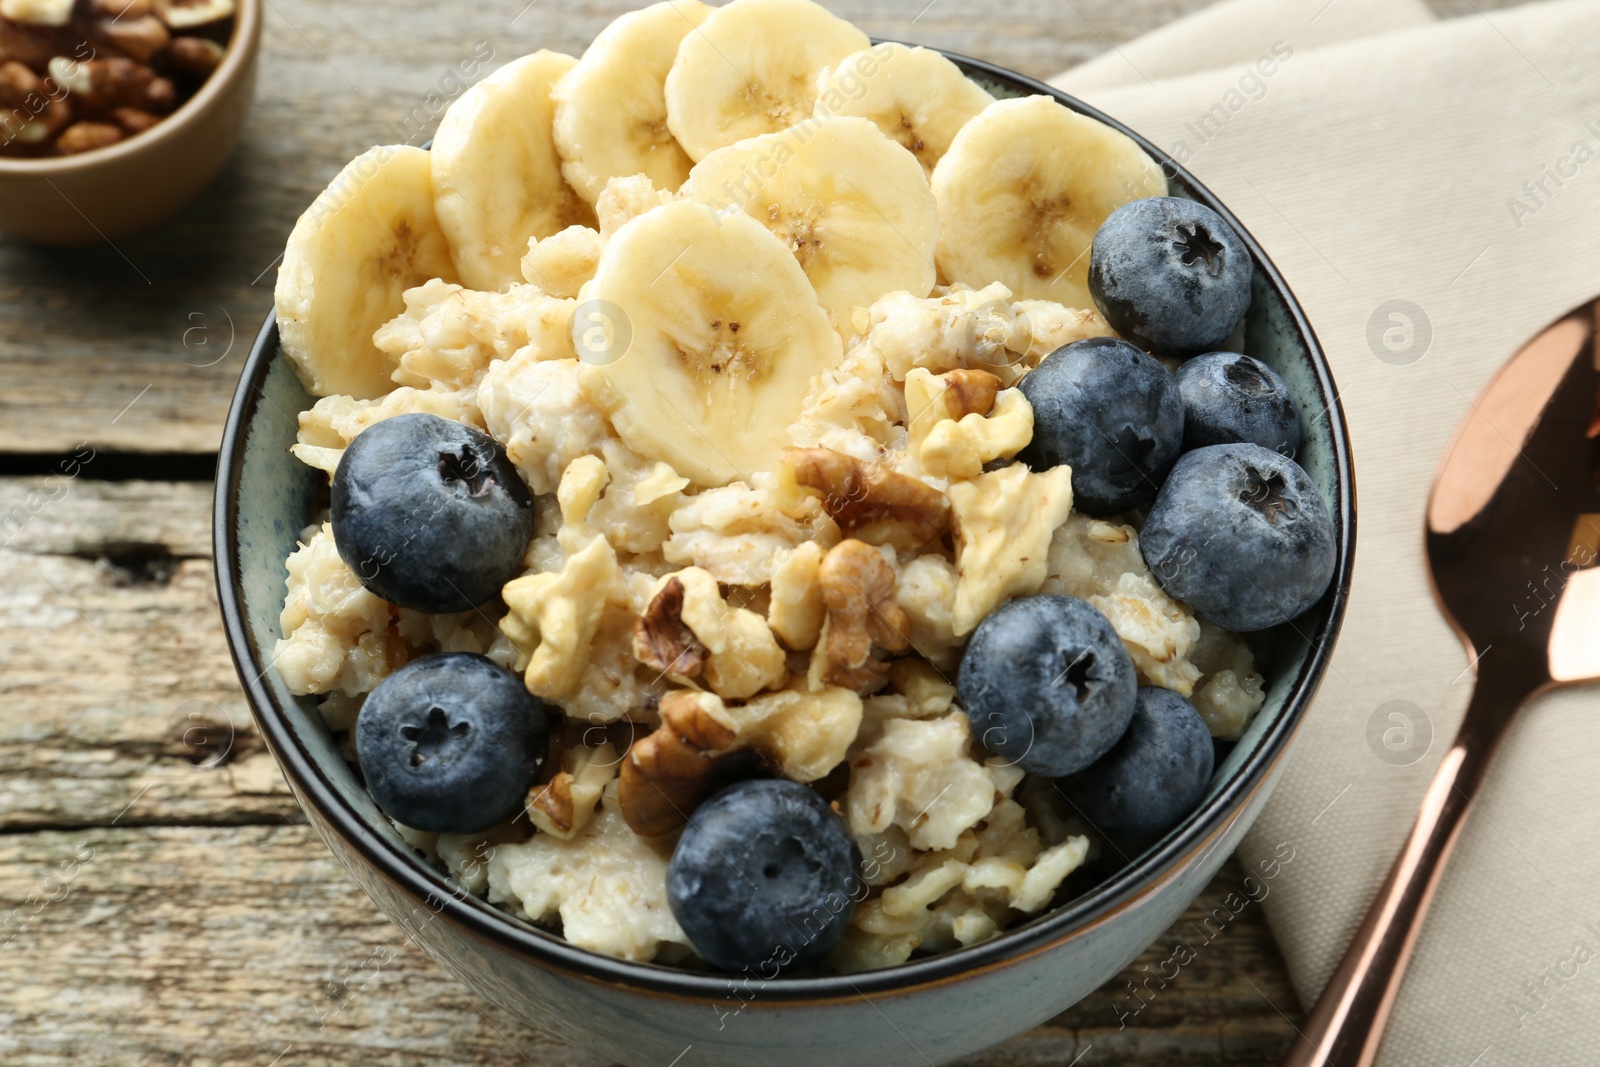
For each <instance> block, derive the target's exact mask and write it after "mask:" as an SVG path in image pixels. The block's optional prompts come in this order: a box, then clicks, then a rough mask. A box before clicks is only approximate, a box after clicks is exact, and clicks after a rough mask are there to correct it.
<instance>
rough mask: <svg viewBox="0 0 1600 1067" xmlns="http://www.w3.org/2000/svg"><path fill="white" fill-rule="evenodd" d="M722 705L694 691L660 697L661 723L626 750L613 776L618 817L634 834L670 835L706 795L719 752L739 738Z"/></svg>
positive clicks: (708, 696) (645, 835) (674, 691)
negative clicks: (620, 807) (648, 734)
mask: <svg viewBox="0 0 1600 1067" xmlns="http://www.w3.org/2000/svg"><path fill="white" fill-rule="evenodd" d="M721 704H722V701H721V700H720V699H718V698H717V697H715V696H713V695H712V694H710V693H701V692H698V691H696V690H692V689H674V690H673V691H672V692H670V693H668V694H667V695H666V696H664V697H662V698H661V725H660V726H659V727H658V728H657V729H656V731H655V732H654V733H652V734H651V735H650V736H649V737H646V738H645V739H644V740H642V741H640V742H638V743H637V744H635V745H634V746H633V747H632V748H630V749H628V754H627V756H625V757H624V758H623V760H622V771H621V774H620V776H619V777H618V779H617V801H618V803H619V804H620V805H621V806H622V817H623V818H624V819H626V820H627V823H628V826H629V827H631V828H632V829H633V832H634V833H636V834H639V835H641V836H643V837H659V836H661V835H662V834H669V833H671V832H672V831H674V830H676V829H678V827H680V826H682V825H683V824H684V823H686V822H688V821H689V814H690V813H691V812H693V811H694V809H695V808H696V807H698V806H699V804H700V801H702V800H704V799H705V795H706V791H707V790H708V789H709V788H710V786H711V772H712V771H713V770H715V769H716V757H717V755H720V754H721V750H724V749H727V748H728V747H729V746H731V745H732V744H733V742H734V740H735V739H736V738H737V736H738V735H737V732H736V731H735V729H734V727H733V726H732V724H731V723H729V722H727V721H726V719H727V716H726V713H725V712H724V711H723V709H722V707H721Z"/></svg>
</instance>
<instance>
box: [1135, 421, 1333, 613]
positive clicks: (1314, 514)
mask: <svg viewBox="0 0 1600 1067" xmlns="http://www.w3.org/2000/svg"><path fill="white" fill-rule="evenodd" d="M1139 548H1140V549H1141V550H1142V551H1143V552H1144V559H1145V562H1146V563H1148V564H1149V565H1150V570H1151V571H1152V572H1153V573H1154V574H1155V577H1156V581H1158V582H1160V583H1161V587H1162V588H1163V589H1165V590H1166V591H1167V593H1168V594H1170V595H1171V596H1173V597H1176V598H1177V599H1179V600H1182V601H1184V602H1185V603H1187V604H1188V605H1189V606H1190V607H1192V608H1194V610H1195V611H1197V612H1199V613H1200V614H1201V615H1203V616H1205V617H1206V618H1208V619H1210V620H1211V621H1212V622H1214V623H1216V624H1217V625H1218V626H1223V627H1226V628H1228V629H1230V630H1262V629H1265V628H1266V627H1268V626H1272V625H1275V624H1277V623H1280V622H1285V621H1287V620H1289V619H1292V618H1294V617H1295V616H1297V615H1299V614H1301V613H1302V612H1304V611H1305V610H1306V609H1308V608H1310V607H1311V606H1312V605H1313V604H1315V603H1316V602H1317V601H1318V600H1320V599H1321V598H1322V594H1323V592H1324V591H1326V590H1327V588H1328V582H1329V581H1331V580H1332V579H1333V566H1334V549H1333V519H1332V518H1330V517H1329V515H1328V509H1327V506H1326V505H1324V504H1323V502H1322V496H1321V494H1319V493H1318V492H1317V487H1316V486H1315V485H1313V484H1311V478H1310V477H1309V476H1308V475H1307V474H1306V472H1305V471H1303V470H1301V469H1300V465H1299V464H1297V463H1296V462H1295V461H1294V460H1292V459H1289V458H1288V457H1287V456H1282V455H1279V454H1278V453H1276V452H1273V451H1272V450H1271V449H1266V448H1262V447H1261V446H1260V445H1252V444H1233V445H1210V446H1208V447H1206V448H1197V449H1195V450H1194V451H1193V452H1188V453H1185V454H1184V457H1183V458H1182V459H1180V460H1178V465H1177V466H1176V467H1173V468H1172V473H1171V474H1170V475H1168V476H1167V483H1166V484H1165V485H1163V486H1162V487H1161V494H1160V495H1159V496H1157V497H1156V502H1155V504H1154V506H1152V507H1151V508H1150V514H1149V515H1148V516H1146V518H1145V521H1144V528H1143V529H1142V530H1141V531H1140V532H1139Z"/></svg>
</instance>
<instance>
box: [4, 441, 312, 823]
mask: <svg viewBox="0 0 1600 1067" xmlns="http://www.w3.org/2000/svg"><path fill="white" fill-rule="evenodd" d="M90 466H91V468H92V463H91V464H90ZM52 497H54V499H51V498H52ZM210 501H211V486H210V485H209V484H208V483H201V484H195V483H189V484H167V483H158V482H121V483H112V482H96V481H91V480H88V479H87V478H79V479H77V480H76V481H67V480H52V479H49V478H19V479H4V480H0V542H4V546H3V547H0V631H3V632H4V633H5V634H6V640H5V641H3V642H0V831H6V830H18V829H26V828H29V827H65V826H82V825H105V824H107V823H109V822H110V821H111V820H112V819H113V818H114V817H116V816H117V814H118V813H119V812H121V811H122V810H123V809H124V808H125V807H127V805H128V804H129V803H130V802H132V801H133V800H134V798H135V797H139V798H140V800H139V805H138V806H137V808H136V809H134V810H130V811H129V812H128V813H127V815H126V816H124V821H133V822H139V823H148V822H160V823H185V822H203V823H238V822H261V821H264V820H277V819H279V818H281V815H280V813H284V814H288V815H290V816H291V817H293V818H298V817H299V813H298V811H297V810H296V809H295V805H294V800H293V798H292V797H290V795H289V794H288V790H287V787H286V786H285V785H284V784H283V780H282V778H281V776H280V775H279V774H278V771H277V768H276V766H275V765H274V763H273V761H272V757H271V756H270V755H269V754H268V753H267V752H266V751H265V750H264V748H263V747H262V744H261V741H260V738H259V737H258V736H257V735H256V733H255V729H254V726H253V725H252V724H251V723H250V715H249V711H248V709H247V707H246V705H245V702H244V696H243V694H242V693H241V692H240V690H239V685H238V681H237V679H236V677H235V675H234V670H233V663H232V661H231V660H230V659H229V657H228V653H227V646H226V644H225V643H224V640H223V636H222V623H221V617H220V615H219V614H218V611H217V603H216V591H215V584H214V582H213V579H212V574H211V547H210V533H209V513H210ZM191 715H199V716H201V717H202V718H203V719H205V720H208V721H209V722H211V723H213V724H214V725H215V726H217V727H223V726H224V724H225V723H231V724H232V736H231V737H230V736H229V734H228V731H227V730H226V729H223V730H221V731H220V732H213V736H212V738H211V742H210V744H209V745H208V746H203V747H202V749H201V750H196V749H195V748H194V747H191V746H186V745H185V744H184V741H185V737H186V735H187V736H188V740H190V741H200V740H202V738H201V737H200V736H199V735H198V734H195V733H191V732H190V731H191V730H192V729H193V728H194V727H195V726H196V720H194V719H192V718H191ZM225 752H226V756H227V758H226V760H225V761H221V762H219V760H220V757H222V756H223V755H224V753H225ZM197 764H198V765H197Z"/></svg>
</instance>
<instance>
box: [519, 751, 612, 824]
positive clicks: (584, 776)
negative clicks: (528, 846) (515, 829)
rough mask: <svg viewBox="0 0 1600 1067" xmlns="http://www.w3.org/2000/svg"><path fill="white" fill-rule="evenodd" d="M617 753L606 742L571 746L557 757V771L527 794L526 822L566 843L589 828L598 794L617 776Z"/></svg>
mask: <svg viewBox="0 0 1600 1067" xmlns="http://www.w3.org/2000/svg"><path fill="white" fill-rule="evenodd" d="M618 762H619V760H618V758H617V750H616V749H615V748H613V747H611V745H610V743H609V742H602V743H601V744H600V745H599V746H597V747H593V748H591V747H589V746H587V745H575V746H573V747H572V748H569V749H567V750H566V751H565V752H563V753H562V756H561V764H562V766H561V770H559V771H557V772H556V774H555V776H554V777H552V778H551V779H550V780H549V781H548V782H545V783H544V784H543V785H536V786H534V787H533V788H532V789H530V790H529V791H528V801H527V808H528V818H529V819H531V820H532V821H533V825H535V826H537V827H538V828H539V829H540V830H541V831H543V832H544V833H547V834H553V835H554V836H556V837H559V838H560V839H561V840H563V841H570V840H572V839H573V837H575V836H577V833H578V831H580V830H582V829H583V828H584V827H585V826H587V825H588V824H589V819H590V818H591V817H592V816H593V815H594V811H595V805H597V804H598V803H599V802H600V794H601V793H603V792H605V788H606V786H607V785H609V784H610V783H611V780H612V779H613V778H615V777H616V775H617V764H618Z"/></svg>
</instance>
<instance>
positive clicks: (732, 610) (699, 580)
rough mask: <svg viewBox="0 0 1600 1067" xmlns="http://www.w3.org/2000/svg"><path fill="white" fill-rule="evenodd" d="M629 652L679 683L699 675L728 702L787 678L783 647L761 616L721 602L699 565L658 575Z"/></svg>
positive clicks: (708, 575) (773, 686) (713, 582)
mask: <svg viewBox="0 0 1600 1067" xmlns="http://www.w3.org/2000/svg"><path fill="white" fill-rule="evenodd" d="M673 583H677V588H676V591H673V590H672V586H673ZM673 619H676V625H674V624H673V622H672V620H673ZM633 654H634V657H635V658H636V659H638V660H639V662H640V663H643V664H645V665H647V666H649V667H653V668H654V669H656V670H657V671H661V672H663V673H666V674H669V675H670V676H671V677H672V679H673V680H674V681H677V682H680V683H684V684H687V683H688V682H689V681H690V680H691V679H693V678H695V677H704V679H705V684H706V685H708V686H710V687H711V689H712V691H713V692H715V693H716V694H717V695H718V696H722V697H727V698H728V699H730V700H743V699H745V698H747V697H752V696H754V695H755V694H757V693H759V692H761V691H762V690H763V689H776V688H777V687H778V686H780V685H782V684H783V683H784V682H785V681H786V680H787V679H788V676H789V671H788V665H787V663H786V659H785V656H784V652H783V648H782V647H781V646H780V645H779V644H778V639H777V638H776V637H774V636H773V634H772V629H771V628H770V627H769V626H768V625H767V622H766V620H765V619H763V618H762V617H761V616H760V615H757V614H756V613H755V612H753V611H751V610H749V609H748V608H741V607H736V606H734V605H731V604H729V603H728V602H727V601H726V600H724V599H723V596H722V590H721V587H720V586H719V585H718V584H717V580H716V579H715V578H713V577H712V576H711V572H710V571H707V570H704V569H702V568H700V567H686V568H684V569H683V570H681V571H675V572H673V573H672V574H668V575H665V576H663V577H662V578H659V579H657V581H656V586H655V591H654V593H653V594H652V597H651V601H650V606H649V607H648V608H647V609H646V611H645V612H644V614H643V615H641V616H640V619H639V622H638V623H637V624H636V629H635V631H634V641H633Z"/></svg>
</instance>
